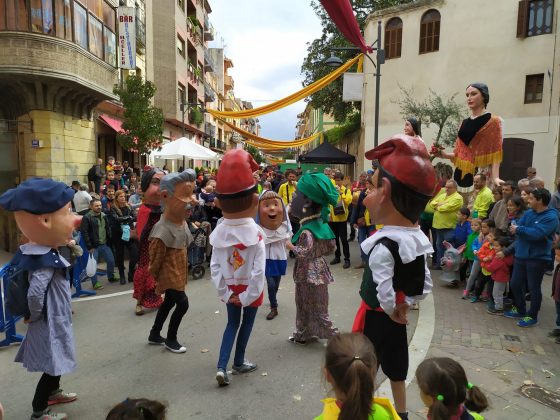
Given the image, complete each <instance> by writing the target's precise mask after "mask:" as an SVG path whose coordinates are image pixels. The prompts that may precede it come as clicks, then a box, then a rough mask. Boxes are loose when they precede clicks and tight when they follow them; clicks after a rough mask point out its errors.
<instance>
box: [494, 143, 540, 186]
mask: <svg viewBox="0 0 560 420" xmlns="http://www.w3.org/2000/svg"><path fill="white" fill-rule="evenodd" d="M534 146H535V142H534V141H533V140H527V139H520V138H505V139H504V145H503V151H504V154H503V159H502V163H501V165H500V178H501V179H503V180H512V181H514V182H517V181H519V180H520V179H522V178H526V177H527V168H528V167H530V166H533V148H534Z"/></svg>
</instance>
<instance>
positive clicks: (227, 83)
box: [224, 74, 234, 91]
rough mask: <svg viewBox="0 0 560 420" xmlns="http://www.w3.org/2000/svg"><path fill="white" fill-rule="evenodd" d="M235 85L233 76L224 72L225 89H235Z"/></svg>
mask: <svg viewBox="0 0 560 420" xmlns="http://www.w3.org/2000/svg"><path fill="white" fill-rule="evenodd" d="M233 86H234V83H233V77H231V76H228V75H227V74H224V90H225V91H228V90H233Z"/></svg>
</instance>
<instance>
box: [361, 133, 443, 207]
mask: <svg viewBox="0 0 560 420" xmlns="http://www.w3.org/2000/svg"><path fill="white" fill-rule="evenodd" d="M366 158H367V159H370V160H378V161H379V166H380V167H381V168H382V170H383V172H384V173H385V174H387V175H388V176H389V177H392V178H393V179H394V180H396V181H398V182H400V183H401V184H403V185H405V186H406V187H408V188H409V189H411V190H412V191H414V192H417V193H420V194H422V195H425V196H428V197H433V195H434V190H435V188H436V173H435V170H434V167H433V166H432V162H431V160H430V155H429V154H428V150H427V149H426V145H425V144H424V142H423V141H422V140H420V139H419V138H418V137H410V136H407V135H404V134H396V135H394V136H393V137H392V138H391V139H389V140H387V141H386V142H384V143H382V144H381V145H379V146H377V147H376V148H375V149H372V150H370V151H369V152H366Z"/></svg>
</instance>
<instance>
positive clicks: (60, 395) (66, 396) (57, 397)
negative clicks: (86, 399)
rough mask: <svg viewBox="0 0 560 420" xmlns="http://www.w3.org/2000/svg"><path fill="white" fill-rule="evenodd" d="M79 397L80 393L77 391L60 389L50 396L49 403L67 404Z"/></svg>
mask: <svg viewBox="0 0 560 420" xmlns="http://www.w3.org/2000/svg"><path fill="white" fill-rule="evenodd" d="M77 399H78V394H76V393H75V392H64V391H63V390H62V389H59V390H57V391H55V393H54V394H52V395H51V396H50V397H49V405H55V404H65V403H69V402H72V401H76V400H77Z"/></svg>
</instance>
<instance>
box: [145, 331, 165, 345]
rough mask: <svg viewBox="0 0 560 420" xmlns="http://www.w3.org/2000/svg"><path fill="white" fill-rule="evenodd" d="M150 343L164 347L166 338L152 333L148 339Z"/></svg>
mask: <svg viewBox="0 0 560 420" xmlns="http://www.w3.org/2000/svg"><path fill="white" fill-rule="evenodd" d="M148 343H149V344H154V345H158V346H163V345H164V344H165V338H163V337H162V336H161V335H160V334H158V335H155V334H151V333H150V336H149V337H148Z"/></svg>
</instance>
